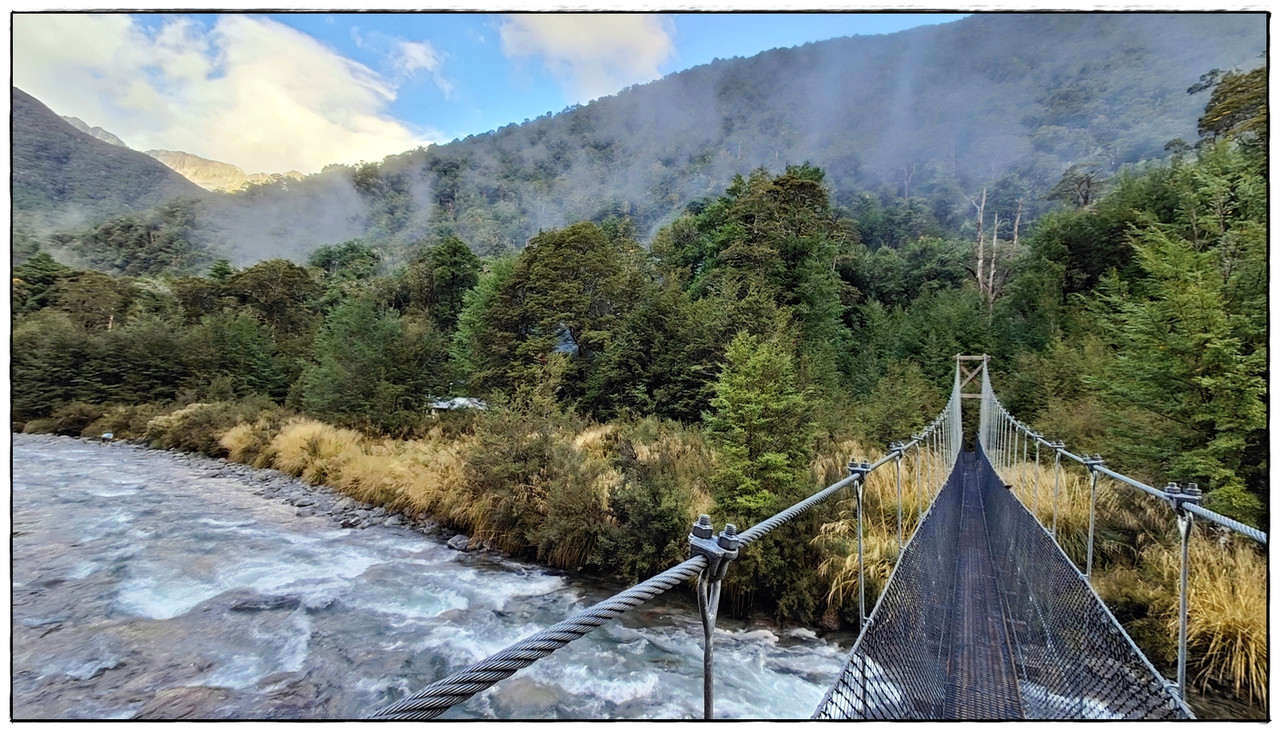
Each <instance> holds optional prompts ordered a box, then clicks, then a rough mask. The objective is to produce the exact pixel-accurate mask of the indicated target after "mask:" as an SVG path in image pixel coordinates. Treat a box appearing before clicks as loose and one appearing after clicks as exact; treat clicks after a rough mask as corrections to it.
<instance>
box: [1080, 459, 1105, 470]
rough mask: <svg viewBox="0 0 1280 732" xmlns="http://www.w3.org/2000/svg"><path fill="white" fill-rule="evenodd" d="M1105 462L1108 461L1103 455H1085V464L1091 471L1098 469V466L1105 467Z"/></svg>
mask: <svg viewBox="0 0 1280 732" xmlns="http://www.w3.org/2000/svg"><path fill="white" fill-rule="evenodd" d="M1105 462H1106V461H1105V460H1103V459H1102V456H1101V455H1094V456H1093V457H1089V456H1088V455H1085V456H1084V466H1085V467H1086V468H1088V469H1089V472H1090V473H1092V472H1094V471H1096V470H1097V469H1098V468H1101V467H1104V463H1105Z"/></svg>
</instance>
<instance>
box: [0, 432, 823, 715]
mask: <svg viewBox="0 0 1280 732" xmlns="http://www.w3.org/2000/svg"><path fill="white" fill-rule="evenodd" d="M12 449H13V453H12V471H13V473H12V475H13V483H12V514H11V515H12V522H13V523H12V541H11V547H12V559H11V566H12V582H13V584H12V620H13V628H12V653H13V656H12V694H13V696H12V714H13V718H14V719H17V720H35V719H135V718H136V719H142V718H148V719H177V718H183V719H342V720H351V719H363V718H367V717H368V716H369V715H371V714H373V713H374V712H375V711H377V710H378V709H379V708H381V707H382V706H384V705H385V704H387V703H389V702H391V701H395V700H398V699H401V698H403V697H404V696H405V695H406V694H408V693H410V692H412V691H414V690H417V689H420V688H422V687H423V686H426V685H427V684H429V683H431V682H433V681H435V680H438V679H440V678H442V677H444V676H447V675H448V674H450V673H453V672H456V671H458V670H461V669H462V668H464V667H466V666H467V665H469V664H471V663H474V662H476V661H478V660H480V659H482V658H484V657H486V656H488V655H490V654H492V653H494V652H496V651H499V650H501V649H502V648H504V647H506V646H507V645H509V644H511V643H514V642H516V641H518V640H520V639H521V638H523V637H525V636H526V635H529V634H531V633H534V632H537V631H539V630H541V629H543V628H545V627H546V626H548V625H551V624H553V623H555V622H557V621H559V620H561V619H563V618H564V617H565V616H567V615H569V614H570V613H572V612H575V611H577V610H580V609H582V608H584V607H587V606H589V605H591V604H593V603H595V602H598V601H599V600H602V599H604V598H605V597H607V596H608V595H609V594H612V593H613V592H616V591H618V590H621V589H622V587H620V586H611V585H605V584H601V583H596V582H592V581H590V580H587V579H582V578H577V577H572V576H568V575H565V574H563V573H555V572H551V571H547V570H544V569H542V568H539V567H537V566H535V565H530V564H525V563H521V562H516V561H511V560H508V559H506V558H502V557H496V556H492V555H487V554H484V553H463V552H458V551H454V550H452V549H449V548H448V547H446V546H444V545H443V544H442V543H441V542H440V540H439V539H437V538H432V537H430V536H427V535H424V534H423V533H422V532H419V531H415V530H413V529H411V528H409V527H396V526H381V525H375V526H369V527H368V528H364V529H360V528H355V527H351V528H344V527H343V525H342V524H341V523H339V522H338V521H337V520H336V519H335V518H334V517H333V516H331V515H328V514H325V513H316V512H313V511H311V510H306V509H300V508H297V507H296V506H294V505H290V504H289V503H288V502H285V501H283V500H280V499H279V498H278V497H274V496H272V495H270V493H269V491H264V490H261V489H260V487H257V488H255V482H254V481H253V480H250V479H246V478H244V477H243V476H241V475H230V474H226V473H225V471H224V472H222V473H219V472H216V471H212V470H211V468H210V466H214V467H216V466H217V462H216V461H212V460H208V459H205V458H199V457H183V456H176V455H174V454H172V453H168V452H162V451H154V450H147V449H143V448H138V447H133V446H127V445H104V444H97V443H93V442H86V441H81V440H74V439H71V438H62V437H50V436H38V435H14V436H13V438H12ZM263 480H265V478H263ZM691 595H692V593H691V591H690V590H689V589H688V588H687V587H677V588H675V589H673V590H672V591H670V592H668V593H667V594H666V595H664V596H662V597H659V598H658V599H656V600H654V601H651V602H649V603H647V604H646V605H643V606H641V607H640V608H638V609H637V610H635V611H632V612H631V613H629V614H628V615H626V616H624V617H623V618H621V619H619V620H616V621H613V622H611V623H608V624H606V625H605V626H604V627H603V628H601V629H599V630H597V631H595V632H594V633H591V634H589V635H587V636H586V637H584V638H582V639H581V640H578V641H576V642H574V643H572V644H570V645H569V646H568V647H566V648H563V649H561V650H559V651H557V652H556V653H554V654H552V655H551V656H550V657H549V658H547V659H544V660H542V661H540V662H538V663H536V664H534V665H533V666H531V667H530V668H527V669H525V670H523V671H521V672H519V673H517V674H516V675H515V676H513V677H512V678H510V679H507V680H506V681H503V682H499V683H498V684H497V685H496V686H494V687H492V688H490V689H489V690H488V691H485V692H482V693H480V694H478V695H476V696H475V697H472V698H471V699H470V700H469V701H467V702H466V703H464V704H461V705H459V706H456V707H454V708H453V709H451V710H450V711H449V712H447V713H446V714H445V715H444V717H443V718H444V719H554V718H562V719H680V718H690V717H700V716H701V714H702V651H701V639H702V630H701V625H700V623H699V621H698V619H697V612H696V609H693V608H692V606H691V603H690V599H691ZM720 625H721V628H722V629H721V630H717V639H716V644H717V645H716V665H717V672H718V673H717V679H716V690H717V693H716V712H717V714H716V716H717V717H718V718H730V719H807V718H808V717H809V715H810V714H811V713H812V712H813V710H814V708H815V707H816V706H817V704H818V702H819V701H820V699H821V697H822V695H823V693H824V692H825V691H826V688H827V686H828V684H829V683H830V681H831V680H832V679H833V678H834V677H835V674H836V673H837V672H838V670H839V668H840V664H841V661H842V658H843V656H844V654H845V652H846V651H845V649H842V648H841V647H840V646H838V645H837V644H835V643H832V642H829V641H827V640H823V639H821V638H819V637H817V636H816V635H815V634H814V633H812V632H811V631H808V630H805V629H793V630H791V631H780V630H770V629H763V628H752V627H744V626H742V625H740V624H739V625H734V624H732V623H728V622H725V621H723V620H722V621H721V624H720Z"/></svg>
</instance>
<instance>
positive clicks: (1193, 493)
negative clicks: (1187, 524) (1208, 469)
mask: <svg viewBox="0 0 1280 732" xmlns="http://www.w3.org/2000/svg"><path fill="white" fill-rule="evenodd" d="M1164 497H1165V500H1167V501H1168V502H1169V505H1170V506H1172V507H1173V510H1174V511H1177V513H1178V516H1184V515H1186V509H1185V508H1184V507H1183V506H1184V505H1185V504H1188V503H1194V504H1196V505H1199V503H1200V501H1202V500H1204V492H1203V491H1201V490H1200V486H1199V485H1197V484H1195V483H1188V484H1187V487H1186V488H1182V487H1181V486H1179V485H1178V484H1177V483H1172V482H1171V483H1169V484H1167V485H1166V486H1165V487H1164Z"/></svg>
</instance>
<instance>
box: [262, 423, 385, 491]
mask: <svg viewBox="0 0 1280 732" xmlns="http://www.w3.org/2000/svg"><path fill="white" fill-rule="evenodd" d="M363 439H364V437H363V436H362V435H361V434H360V433H359V432H356V431H354V430H347V429H340V428H337V427H331V426H329V425H327V424H324V423H322V422H317V421H315V420H312V419H295V420H293V421H291V422H289V423H288V424H286V425H285V426H284V427H283V428H282V429H281V430H280V432H279V434H277V435H276V436H275V437H274V438H272V440H271V443H270V447H271V450H272V451H273V453H274V456H275V457H274V460H275V466H276V468H277V469H279V470H283V471H284V472H286V473H289V474H290V475H296V476H299V477H301V478H302V479H303V480H305V481H307V482H308V483H311V484H317V483H328V482H330V480H331V479H332V478H335V477H337V476H338V475H340V473H341V468H342V465H343V463H344V462H345V461H347V460H349V459H351V458H352V457H353V456H355V455H357V454H359V449H360V443H361V441H362V440H363Z"/></svg>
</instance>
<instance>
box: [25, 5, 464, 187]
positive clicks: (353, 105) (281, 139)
mask: <svg viewBox="0 0 1280 732" xmlns="http://www.w3.org/2000/svg"><path fill="white" fill-rule="evenodd" d="M424 50H425V49H420V50H419V51H416V52H417V53H419V55H418V56H415V57H411V58H410V59H409V61H408V62H409V63H418V64H425V63H428V62H429V61H431V60H432V59H433V58H434V61H435V63H436V65H437V67H438V65H439V58H438V57H431V56H428V55H425V54H424V53H423V51H424ZM422 68H427V67H426V66H423V67H422ZM428 70H431V69H429V68H428ZM13 83H14V85H15V86H17V87H19V88H20V89H23V90H24V91H26V92H28V93H30V94H32V95H34V96H35V97H36V98H37V99H40V100H41V101H43V102H44V103H45V104H47V105H49V106H50V107H51V108H52V109H53V110H54V111H56V112H58V113H59V114H65V115H69V116H75V117H79V118H81V119H83V120H84V121H86V122H88V123H89V124H92V125H98V126H101V127H104V128H106V129H107V130H110V131H112V132H114V133H116V134H118V135H120V137H122V138H123V139H124V140H125V142H127V143H129V144H130V145H131V146H133V147H134V148H136V149H140V150H145V149H150V148H166V149H171V150H182V151H185V152H189V153H194V154H196V155H201V156H203V157H207V158H212V159H214V160H221V161H224V162H228V163H233V164H235V165H239V166H240V167H242V168H245V169H246V170H248V171H250V172H255V171H267V172H283V171H286V170H291V169H294V170H300V171H302V172H314V171H317V170H319V169H320V168H321V167H323V166H324V165H326V164H328V163H335V162H341V163H351V162H356V161H358V160H380V159H382V158H383V157H385V156H386V155H390V154H393V153H398V152H403V151H405V150H408V149H411V148H413V147H416V146H418V145H425V144H427V142H428V140H426V139H424V137H423V135H422V134H420V133H415V132H414V131H413V130H410V129H409V128H408V127H407V126H406V125H405V124H403V123H402V122H400V121H398V120H396V119H395V118H393V117H392V116H391V115H390V114H388V113H387V111H386V109H387V106H388V105H389V104H390V103H391V102H392V101H394V99H395V97H396V88H395V86H394V85H393V83H392V82H390V81H388V80H386V79H384V78H383V77H382V76H380V75H379V74H377V73H375V72H374V71H372V70H370V69H369V68H367V67H365V66H363V65H361V64H358V63H356V62H354V61H352V60H350V59H348V58H345V57H343V56H341V55H339V54H337V53H336V52H334V51H333V50H331V49H329V48H327V47H325V46H324V45H323V44H321V43H319V42H318V41H316V40H315V39H314V38H312V37H310V36H308V35H306V34H303V33H300V32H298V31H295V30H293V29H292V28H289V27H288V26H285V25H282V24H280V23H276V22H274V21H271V20H268V19H262V18H253V17H247V16H240V15H220V16H218V17H217V20H216V22H215V23H214V25H213V27H212V28H211V29H206V28H205V27H203V26H201V25H199V24H198V23H195V22H193V21H191V20H189V19H185V18H176V19H173V20H170V21H167V22H166V23H165V24H164V25H163V26H162V27H161V28H160V30H159V32H147V31H145V30H143V28H142V27H141V26H139V25H138V24H136V23H135V22H134V21H133V19H132V18H130V17H129V16H127V15H116V14H111V15H90V14H67V15H56V14H50V15H15V16H14V17H13Z"/></svg>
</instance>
